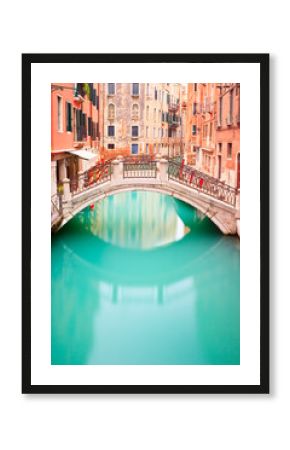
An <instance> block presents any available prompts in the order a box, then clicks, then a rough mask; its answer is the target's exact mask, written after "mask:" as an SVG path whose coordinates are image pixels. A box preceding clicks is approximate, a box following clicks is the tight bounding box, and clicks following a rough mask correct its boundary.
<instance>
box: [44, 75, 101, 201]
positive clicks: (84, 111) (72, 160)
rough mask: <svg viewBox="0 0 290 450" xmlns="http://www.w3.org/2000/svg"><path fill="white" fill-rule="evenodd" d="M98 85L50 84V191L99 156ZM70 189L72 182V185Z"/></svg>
mask: <svg viewBox="0 0 290 450" xmlns="http://www.w3.org/2000/svg"><path fill="white" fill-rule="evenodd" d="M98 154H99V85H98V84H96V83H53V84H52V85H51V179H52V194H53V195H56V189H57V185H59V184H61V183H62V182H63V180H65V179H73V178H76V177H77V175H78V173H80V172H82V171H84V170H86V169H88V168H89V167H90V166H92V165H94V164H95V163H96V161H97V160H98ZM71 188H72V189H73V185H72V186H71Z"/></svg>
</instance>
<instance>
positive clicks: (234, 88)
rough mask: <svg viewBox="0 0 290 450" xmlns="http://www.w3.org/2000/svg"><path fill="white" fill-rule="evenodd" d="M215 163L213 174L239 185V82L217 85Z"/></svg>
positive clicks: (227, 182) (228, 182) (232, 184)
mask: <svg viewBox="0 0 290 450" xmlns="http://www.w3.org/2000/svg"><path fill="white" fill-rule="evenodd" d="M217 89H218V102H217V118H216V138H215V140H216V164H215V171H214V176H215V177H216V178H219V179H220V180H222V181H224V182H225V183H226V184H229V185H231V186H233V187H237V188H239V187H240V84H239V83H220V84H218V85H217Z"/></svg>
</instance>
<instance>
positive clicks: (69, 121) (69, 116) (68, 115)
mask: <svg viewBox="0 0 290 450" xmlns="http://www.w3.org/2000/svg"><path fill="white" fill-rule="evenodd" d="M66 131H72V104H71V103H69V102H66Z"/></svg>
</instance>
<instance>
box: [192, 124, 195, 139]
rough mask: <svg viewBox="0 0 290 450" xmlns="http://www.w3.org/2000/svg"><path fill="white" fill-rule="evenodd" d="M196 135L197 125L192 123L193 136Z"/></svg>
mask: <svg viewBox="0 0 290 450" xmlns="http://www.w3.org/2000/svg"><path fill="white" fill-rule="evenodd" d="M195 135H196V125H192V136H195Z"/></svg>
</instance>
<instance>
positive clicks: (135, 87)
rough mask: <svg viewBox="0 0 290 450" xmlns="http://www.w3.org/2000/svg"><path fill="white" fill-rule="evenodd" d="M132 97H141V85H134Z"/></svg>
mask: <svg viewBox="0 0 290 450" xmlns="http://www.w3.org/2000/svg"><path fill="white" fill-rule="evenodd" d="M132 95H134V96H138V95H139V83H132Z"/></svg>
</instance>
